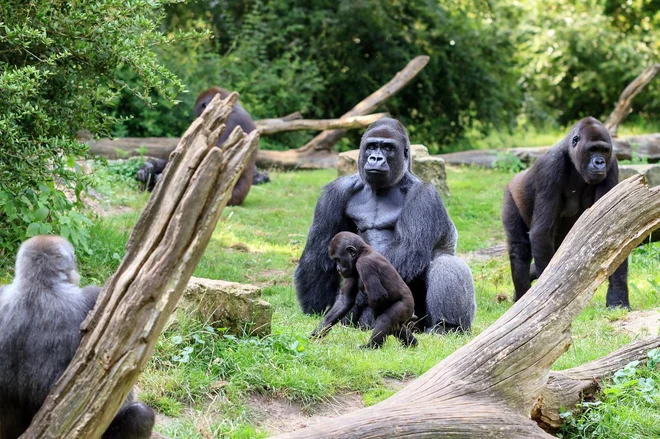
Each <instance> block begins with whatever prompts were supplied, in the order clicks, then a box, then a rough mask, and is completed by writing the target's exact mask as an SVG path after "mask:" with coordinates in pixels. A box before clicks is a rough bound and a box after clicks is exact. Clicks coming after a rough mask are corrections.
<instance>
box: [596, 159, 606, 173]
mask: <svg viewBox="0 0 660 439" xmlns="http://www.w3.org/2000/svg"><path fill="white" fill-rule="evenodd" d="M594 166H596V169H599V170H600V169H604V168H605V159H604V158H602V157H596V159H594Z"/></svg>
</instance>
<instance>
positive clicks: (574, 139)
mask: <svg viewBox="0 0 660 439" xmlns="http://www.w3.org/2000/svg"><path fill="white" fill-rule="evenodd" d="M579 141H580V136H575V137H573V146H575V145H577V143H578V142H579Z"/></svg>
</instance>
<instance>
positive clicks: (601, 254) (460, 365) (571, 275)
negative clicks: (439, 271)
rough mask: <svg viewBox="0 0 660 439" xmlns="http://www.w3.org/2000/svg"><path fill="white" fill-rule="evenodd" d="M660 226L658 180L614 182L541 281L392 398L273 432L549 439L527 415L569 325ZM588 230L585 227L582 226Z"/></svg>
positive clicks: (560, 349) (568, 340)
mask: <svg viewBox="0 0 660 439" xmlns="http://www.w3.org/2000/svg"><path fill="white" fill-rule="evenodd" d="M658 226H660V187H656V188H653V189H649V188H648V186H646V184H643V183H642V178H641V177H639V176H638V177H631V178H630V179H628V180H626V181H624V182H622V183H620V184H619V185H618V186H616V187H615V188H614V189H613V190H612V191H610V192H609V193H608V194H607V195H605V196H604V197H603V198H602V199H601V200H599V201H598V202H597V203H596V204H595V205H594V206H592V208H591V209H589V210H588V211H586V212H585V213H584V214H583V215H582V216H581V217H580V219H579V220H578V221H577V223H576V224H575V226H574V227H573V229H572V230H571V232H570V233H569V234H568V236H567V237H566V239H565V240H564V243H563V244H562V245H561V247H560V248H559V250H558V251H557V253H556V254H555V256H554V257H553V258H552V261H551V262H550V264H549V265H548V267H547V268H546V270H545V271H544V272H543V275H542V276H541V278H540V279H539V280H538V281H537V283H536V284H535V285H534V286H533V287H532V289H531V290H529V291H528V292H527V294H525V296H523V298H522V299H521V300H519V301H518V302H516V303H515V304H514V305H513V306H512V307H511V308H510V309H509V310H508V311H507V312H506V313H505V314H504V315H503V316H502V317H500V318H499V319H498V320H497V321H496V322H495V323H493V324H492V325H491V326H490V327H489V328H488V329H487V330H486V331H484V332H483V333H482V334H480V335H479V336H477V337H476V338H474V339H473V340H472V341H470V342H469V343H468V344H467V345H465V346H463V347H462V348H461V349H459V350H458V351H456V352H454V353H453V354H452V355H450V356H449V357H447V358H445V359H444V360H442V361H441V362H440V363H438V364H437V365H436V366H434V367H433V368H432V369H431V370H429V371H428V372H426V373H425V374H424V375H422V376H421V377H419V378H418V379H416V380H415V381H413V382H412V383H410V384H408V385H407V386H406V387H404V388H403V389H402V390H401V391H400V392H398V393H397V394H395V395H394V396H392V397H391V398H389V399H387V400H385V401H383V402H381V403H379V404H377V405H374V406H372V407H368V408H365V409H362V410H359V411H357V412H354V413H351V414H348V415H345V416H341V417H338V418H335V419H331V420H328V421H326V422H324V423H323V424H322V425H318V426H312V427H309V428H305V429H303V430H300V431H296V432H293V433H289V434H284V435H281V436H278V438H280V439H283V438H318V437H323V438H327V439H331V438H338V439H339V438H342V439H346V438H356V439H357V438H370V439H376V438H404V437H428V438H436V437H447V438H486V437H487V438H503V439H511V438H525V439H529V438H551V437H552V436H550V435H549V434H547V433H546V432H544V431H543V430H542V429H540V428H539V427H538V426H537V425H536V423H534V422H533V421H532V420H530V413H531V411H532V408H533V407H534V406H535V405H536V404H537V401H538V398H539V395H540V394H541V392H542V391H543V389H544V387H545V386H546V382H547V380H548V377H549V375H550V367H551V366H552V364H553V363H554V362H555V360H557V358H559V356H560V355H561V354H563V353H564V352H565V351H566V350H567V349H568V347H569V345H570V344H571V336H570V330H571V323H572V321H573V319H574V318H575V317H576V316H577V315H578V314H579V313H580V312H581V311H582V309H583V308H584V307H585V306H586V305H587V303H589V301H590V300H591V298H592V296H593V292H594V291H595V290H596V288H597V287H598V285H600V284H601V283H602V282H603V281H604V280H605V279H607V277H608V276H609V275H610V274H612V272H613V271H614V270H615V269H616V268H617V267H618V266H619V265H620V264H621V262H622V261H623V260H624V259H625V258H626V257H627V256H628V254H629V253H630V251H631V250H632V249H633V248H634V247H635V246H636V245H637V244H638V243H639V242H640V241H641V240H642V239H643V237H644V236H646V235H648V233H649V231H651V230H653V229H655V228H657V227H658ZM587 232H588V233H587Z"/></svg>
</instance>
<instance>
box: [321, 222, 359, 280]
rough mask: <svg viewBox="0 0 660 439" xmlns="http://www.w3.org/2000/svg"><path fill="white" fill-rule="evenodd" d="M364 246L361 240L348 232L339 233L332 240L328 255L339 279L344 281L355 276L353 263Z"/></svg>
mask: <svg viewBox="0 0 660 439" xmlns="http://www.w3.org/2000/svg"><path fill="white" fill-rule="evenodd" d="M365 246H366V243H365V242H364V241H363V240H362V238H360V237H359V236H358V235H355V234H353V233H350V232H340V233H337V234H336V235H335V237H334V238H332V241H331V242H330V248H329V250H328V253H329V254H330V259H332V260H333V261H334V262H335V264H336V265H337V271H338V272H339V274H340V275H341V277H343V278H344V279H346V278H349V277H355V276H357V271H356V270H355V263H356V262H357V258H358V255H359V254H360V253H361V252H362V250H363V249H364V247H365Z"/></svg>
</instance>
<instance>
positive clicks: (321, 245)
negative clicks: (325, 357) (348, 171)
mask: <svg viewBox="0 0 660 439" xmlns="http://www.w3.org/2000/svg"><path fill="white" fill-rule="evenodd" d="M358 168H359V173H358V174H354V175H350V176H345V177H340V178H338V179H336V180H334V181H333V182H331V183H330V184H328V185H327V186H326V187H325V188H324V190H323V193H322V195H321V197H320V198H319V201H318V202H317V204H316V209H315V211H314V219H313V221H312V225H311V227H310V229H309V236H308V238H307V244H306V245H305V249H304V250H303V253H302V256H301V257H300V263H299V264H298V267H297V268H296V272H295V275H294V283H295V288H296V292H297V295H298V300H299V302H300V305H301V307H302V310H303V312H305V313H308V314H311V313H322V312H324V311H325V310H326V309H328V308H329V307H331V306H332V305H333V303H334V302H335V298H336V297H337V293H338V291H339V286H340V277H339V274H338V273H337V270H336V269H335V264H334V263H333V261H332V259H330V258H329V257H328V254H327V249H328V245H329V244H330V240H331V239H332V237H333V236H335V235H336V234H337V233H339V232H342V231H349V232H354V233H357V234H358V235H359V236H360V237H361V238H362V239H364V240H365V241H366V242H367V243H368V244H369V245H371V246H372V247H373V248H374V249H375V250H376V251H377V252H378V253H380V254H382V255H384V256H385V257H386V258H387V259H388V260H389V261H390V262H391V263H392V265H393V266H394V268H396V270H397V271H398V272H399V274H400V275H401V277H402V278H403V280H404V281H405V282H406V284H407V285H408V286H409V287H410V290H411V291H412V293H413V297H414V299H415V314H416V315H417V316H420V317H423V318H422V319H421V320H420V321H419V322H418V323H417V325H418V327H419V329H424V330H427V331H429V330H435V331H438V332H443V331H447V330H468V329H470V327H471V325H472V320H473V319H474V314H475V312H476V302H475V297H474V283H473V280H472V273H471V272H470V269H469V268H468V266H467V265H466V264H465V263H464V262H463V261H461V260H460V259H459V258H457V257H456V256H455V255H454V253H455V251H456V239H457V237H458V234H457V232H456V228H455V227H454V224H453V223H452V221H451V219H449V215H448V214H447V211H446V210H445V207H444V205H443V204H442V201H441V200H440V197H439V196H438V193H437V191H436V190H435V188H434V187H433V186H431V185H430V184H427V183H423V182H422V181H420V180H419V179H418V178H417V177H415V176H414V175H413V174H412V173H411V172H410V141H409V140H408V135H407V134H406V130H405V128H404V127H403V125H401V123H400V122H399V121H397V120H394V119H389V118H383V119H380V120H379V121H377V122H375V123H373V124H372V125H371V126H369V128H368V129H367V131H366V132H365V133H364V135H363V136H362V141H361V142H360V156H359V160H358ZM350 320H351V321H352V322H353V323H357V324H360V325H363V326H372V324H373V314H372V312H371V309H370V308H369V307H368V306H367V302H366V297H365V295H364V293H363V292H361V293H360V294H359V296H358V298H357V300H356V306H355V308H354V309H353V311H352V313H351V316H350Z"/></svg>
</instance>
